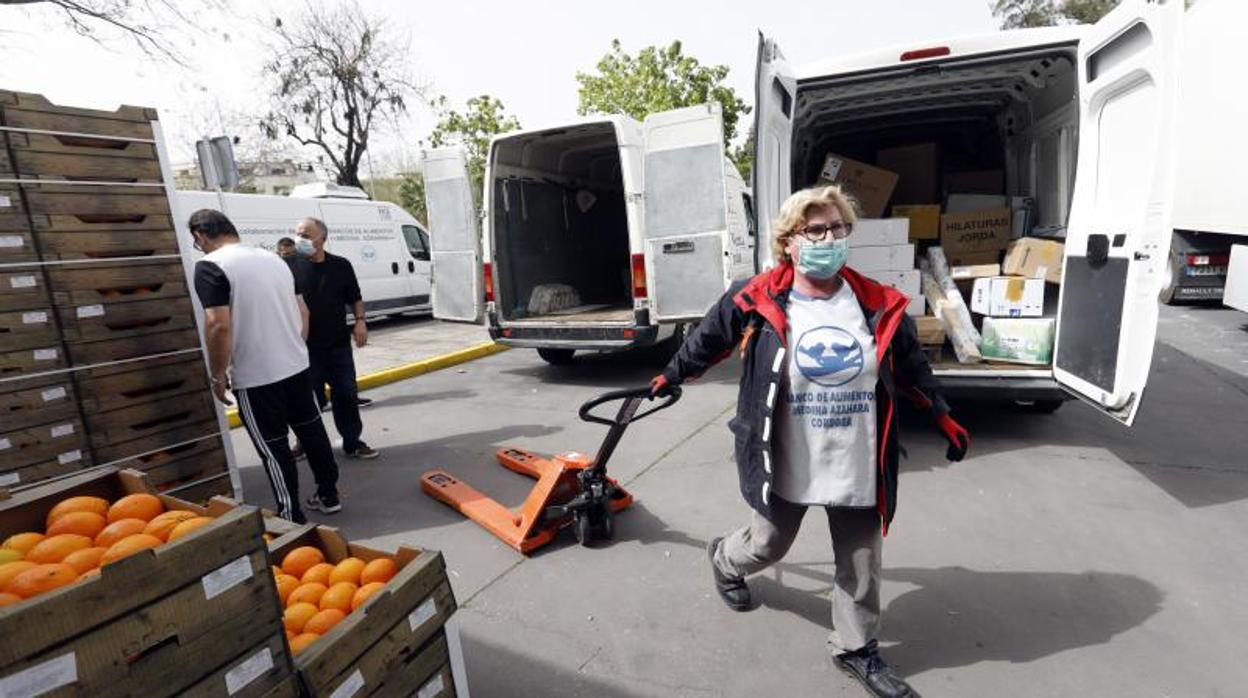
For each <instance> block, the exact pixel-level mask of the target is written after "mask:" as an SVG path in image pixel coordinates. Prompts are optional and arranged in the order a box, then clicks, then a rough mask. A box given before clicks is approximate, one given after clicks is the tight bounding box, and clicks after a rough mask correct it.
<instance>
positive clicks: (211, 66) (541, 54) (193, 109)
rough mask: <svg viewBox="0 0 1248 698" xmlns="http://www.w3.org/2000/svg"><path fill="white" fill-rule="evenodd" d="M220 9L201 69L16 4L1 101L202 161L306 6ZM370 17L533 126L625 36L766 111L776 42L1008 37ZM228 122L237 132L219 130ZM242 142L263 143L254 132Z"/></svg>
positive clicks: (934, 1)
mask: <svg viewBox="0 0 1248 698" xmlns="http://www.w3.org/2000/svg"><path fill="white" fill-rule="evenodd" d="M218 1H224V2H229V3H230V4H229V5H227V6H226V7H225V8H224V9H213V10H210V11H200V12H199V14H198V16H197V17H195V20H196V21H195V24H196V26H193V27H181V28H174V29H171V30H170V31H169V33H168V34H167V36H168V37H169V39H170V40H171V41H172V42H173V43H176V45H178V46H179V47H181V48H182V49H183V51H184V53H186V54H187V56H188V63H189V64H190V65H188V66H187V67H179V66H177V65H174V64H170V63H169V62H167V61H160V60H157V59H154V58H152V57H151V56H147V55H144V53H143V52H142V51H140V50H138V49H137V48H136V47H135V46H134V45H133V43H132V42H131V41H129V40H128V39H126V38H125V37H123V36H120V35H118V34H115V33H104V34H101V38H102V39H103V43H104V45H103V46H102V45H100V44H98V43H96V42H93V41H91V40H90V39H86V38H83V37H80V36H77V35H75V34H74V33H73V32H72V31H70V30H68V29H67V28H65V26H64V24H63V22H62V21H60V19H59V16H58V15H57V14H56V13H55V12H54V10H53V8H50V7H46V6H44V7H42V8H41V7H40V6H39V5H33V6H25V8H27V9H23V8H22V7H13V6H0V89H15V90H21V91H27V92H39V93H43V94H44V95H46V96H48V97H49V98H51V99H52V100H53V101H55V102H58V103H61V104H66V105H73V106H84V107H100V108H110V109H111V108H115V107H116V106H117V105H118V104H137V105H142V106H152V107H156V108H157V109H159V110H160V112H161V122H162V126H163V128H164V131H165V138H166V141H167V143H168V147H169V151H170V153H171V157H172V159H173V160H174V161H175V162H188V161H189V160H190V159H191V157H192V156H191V153H192V152H193V141H194V139H195V138H197V137H200V136H202V135H204V134H203V132H204V131H209V130H212V131H214V133H212V134H211V135H219V128H220V126H222V125H229V124H230V123H238V120H237V119H230V118H229V116H228V115H231V114H248V113H257V112H262V111H263V109H264V107H265V105H266V104H267V98H266V97H265V96H264V94H265V93H264V80H263V78H262V65H263V63H264V60H265V57H266V55H267V51H268V49H267V48H266V42H267V41H268V40H269V35H270V32H269V30H268V27H269V26H271V19H270V16H269V13H273V14H277V15H280V16H287V17H289V16H290V15H292V14H295V13H297V12H299V11H301V10H302V9H303V8H304V7H305V6H306V5H305V2H302V1H291V0H272V1H271V2H266V3H245V2H243V1H242V0H218ZM179 2H181V3H188V2H190V0H179ZM325 2H326V3H328V4H331V5H332V4H336V3H334V2H332V0H325ZM360 5H361V6H362V7H363V8H364V9H365V10H366V11H368V12H370V13H372V14H374V15H376V16H380V17H382V18H384V19H385V21H386V27H387V31H389V32H392V33H393V36H394V37H395V38H396V39H397V40H399V41H400V42H401V43H403V44H404V45H406V46H407V47H408V53H409V55H410V66H409V69H410V71H411V74H412V75H413V76H414V77H415V78H416V79H417V80H418V81H419V82H421V83H424V84H427V85H428V86H429V93H430V94H431V95H446V97H447V99H448V100H449V102H450V104H451V106H452V107H455V108H461V109H462V107H463V104H464V102H465V101H466V100H467V99H468V98H469V97H472V96H474V95H479V94H490V95H493V96H495V97H498V98H499V99H501V100H502V102H503V104H504V105H505V106H506V109H507V112H508V113H510V114H513V115H515V116H516V117H517V118H518V119H519V120H520V123H521V125H522V126H523V127H525V128H531V127H539V126H549V125H553V124H557V123H559V122H561V121H564V120H567V119H571V118H575V117H576V106H577V83H576V80H575V75H576V73H577V71H592V70H593V68H594V65H595V64H596V63H597V61H598V60H599V59H600V58H601V57H602V56H603V55H604V54H605V53H607V52H608V50H609V49H610V44H611V40H612V39H614V38H618V39H620V41H621V42H622V43H623V46H624V49H625V50H626V51H628V52H630V53H635V52H636V51H637V50H638V49H640V48H643V47H645V46H649V45H654V44H658V45H666V44H668V43H670V42H671V41H672V40H673V39H679V40H680V41H681V42H682V43H683V46H684V50H685V52H686V54H688V55H692V56H694V57H696V58H697V59H698V60H699V61H701V62H702V63H704V64H723V65H727V66H728V67H729V69H730V72H729V75H728V80H727V82H728V84H729V85H730V86H731V87H732V88H734V89H735V90H736V91H737V94H738V95H739V96H741V97H742V98H744V99H745V100H746V102H747V103H752V101H753V91H754V86H753V83H754V63H755V58H756V51H757V43H758V33H759V32H760V31H761V32H763V33H765V34H766V35H768V36H770V37H773V38H775V39H776V40H777V41H778V42H779V44H780V46H781V48H782V50H783V52H784V54H785V56H786V57H787V58H788V59H789V61H790V62H791V63H792V64H795V65H801V64H803V63H807V62H812V61H815V60H820V59H825V58H831V57H836V56H842V55H849V54H853V53H857V52H860V51H869V50H873V49H878V48H882V47H885V46H891V45H907V44H912V45H916V46H922V45H924V44H925V43H926V42H928V41H930V40H938V39H943V38H950V37H956V36H965V35H973V34H983V33H990V32H993V31H996V28H997V23H996V21H995V19H994V18H993V17H992V14H991V11H990V9H989V5H990V0H867V1H865V2H864V1H857V2H850V1H848V0H823V2H820V3H815V2H809V1H807V2H800V1H797V0H768V1H767V2H742V1H740V0H724V1H723V2H679V1H676V0H663V1H658V0H628V1H627V2H621V3H608V2H602V1H601V0H597V1H592V2H591V1H580V2H572V1H570V0H568V1H557V0H522V1H519V2H517V1H515V0H511V1H498V0H488V1H486V0H458V1H452V2H437V3H434V2H427V1H423V0H410V1H408V2H401V1H399V0H360ZM29 8H33V9H29ZM254 8H262V9H254ZM218 113H220V114H222V115H226V117H225V119H224V120H219V119H218V118H216V116H217V114H218ZM434 123H435V117H434V116H433V114H432V112H431V111H430V110H429V109H427V108H425V107H423V106H420V105H419V104H418V105H416V106H415V107H414V108H413V109H412V112H411V113H410V115H409V116H408V117H407V118H405V119H404V120H402V121H401V122H400V123H398V124H395V125H393V126H392V127H390V128H389V129H388V131H387V132H386V133H385V134H383V135H382V136H381V137H380V139H379V140H378V141H377V142H376V143H375V146H374V148H373V149H372V150H373V151H374V152H373V153H372V158H373V163H372V164H373V166H374V168H375V169H376V171H377V174H378V175H380V174H383V173H388V172H391V171H394V170H396V169H403V168H407V167H410V166H411V164H412V163H414V162H415V158H416V156H417V154H418V153H419V142H420V140H421V139H422V138H424V137H426V136H427V135H428V133H429V131H430V130H431V128H432V126H433V124H434ZM741 131H742V133H743V134H744V131H745V129H744V128H742V129H741ZM230 135H239V136H240V137H243V138H258V135H257V132H254V131H251V132H245V133H239V134H236V133H231V134H230Z"/></svg>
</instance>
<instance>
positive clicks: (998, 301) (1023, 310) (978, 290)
mask: <svg viewBox="0 0 1248 698" xmlns="http://www.w3.org/2000/svg"><path fill="white" fill-rule="evenodd" d="M971 310H972V311H973V312H976V313H979V314H980V315H987V316H989V317H1040V316H1041V315H1043V314H1044V281H1043V280H1042V279H1024V278H1021V277H1017V276H994V277H991V278H986V279H975V285H974V286H972V287H971Z"/></svg>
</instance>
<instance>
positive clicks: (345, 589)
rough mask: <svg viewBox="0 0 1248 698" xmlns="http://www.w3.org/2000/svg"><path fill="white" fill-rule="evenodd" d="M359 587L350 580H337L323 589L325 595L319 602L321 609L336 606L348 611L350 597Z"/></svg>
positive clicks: (349, 608) (340, 609)
mask: <svg viewBox="0 0 1248 698" xmlns="http://www.w3.org/2000/svg"><path fill="white" fill-rule="evenodd" d="M359 589H360V588H359V587H358V586H356V585H354V584H352V583H351V582H338V583H337V584H335V585H333V586H332V587H330V588H329V589H327V590H325V595H324V596H322V597H321V603H320V604H319V605H320V607H321V610H322V611H324V610H326V609H329V608H336V609H338V610H339V611H342V612H343V613H350V612H351V599H352V597H354V596H355V592H357V591H359ZM318 632H319V631H318Z"/></svg>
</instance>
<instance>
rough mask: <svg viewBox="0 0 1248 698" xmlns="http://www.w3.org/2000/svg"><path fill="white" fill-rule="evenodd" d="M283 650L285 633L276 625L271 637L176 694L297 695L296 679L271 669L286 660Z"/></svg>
mask: <svg viewBox="0 0 1248 698" xmlns="http://www.w3.org/2000/svg"><path fill="white" fill-rule="evenodd" d="M285 651H286V643H285V633H284V632H283V631H282V629H281V628H280V627H278V628H277V632H275V633H274V634H273V635H272V636H271V637H269V638H268V639H266V640H264V641H263V642H261V643H260V644H259V645H257V646H255V647H252V648H251V649H249V650H247V651H246V652H244V653H243V655H242V656H241V657H239V658H238V660H237V661H235V662H234V663H232V664H229V665H226V666H224V667H221V668H220V669H219V670H217V671H215V672H213V674H212V675H211V676H209V677H207V678H205V679H204V680H203V681H200V682H199V683H197V684H195V685H194V686H191V687H190V688H188V689H186V690H185V691H183V692H182V693H181V694H179V697H180V698H216V697H217V696H229V698H279V697H280V698H298V696H299V682H298V679H296V678H295V677H293V676H289V675H288V676H282V675H281V674H280V673H279V672H275V671H273V670H272V669H273V668H275V667H276V666H277V665H278V662H280V661H288V660H285V658H284V657H281V655H282V653H283V652H285ZM279 658H280V659H279Z"/></svg>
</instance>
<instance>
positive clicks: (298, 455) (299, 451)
mask: <svg viewBox="0 0 1248 698" xmlns="http://www.w3.org/2000/svg"><path fill="white" fill-rule="evenodd" d="M290 455H291V456H293V457H294V459H295V460H297V461H299V460H303V459H304V458H307V457H308V454H306V453H304V452H303V444H301V443H299V442H297V441H296V442H295V445H294V446H292V447H291V449H290Z"/></svg>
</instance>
